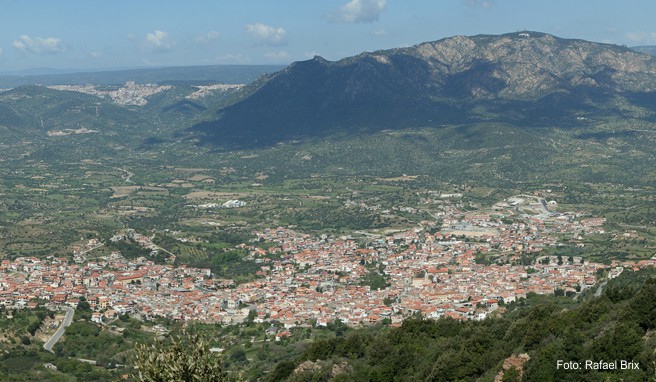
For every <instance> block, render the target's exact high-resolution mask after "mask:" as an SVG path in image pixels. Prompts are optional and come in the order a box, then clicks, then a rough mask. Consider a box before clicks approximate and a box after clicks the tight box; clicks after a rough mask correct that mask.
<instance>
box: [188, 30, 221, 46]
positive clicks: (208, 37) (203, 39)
mask: <svg viewBox="0 0 656 382" xmlns="http://www.w3.org/2000/svg"><path fill="white" fill-rule="evenodd" d="M220 38H221V34H220V33H219V32H217V31H209V32H207V33H204V34H201V35H198V36H196V38H195V39H194V41H196V42H197V43H199V44H209V43H210V42H212V41H216V40H218V39H220Z"/></svg>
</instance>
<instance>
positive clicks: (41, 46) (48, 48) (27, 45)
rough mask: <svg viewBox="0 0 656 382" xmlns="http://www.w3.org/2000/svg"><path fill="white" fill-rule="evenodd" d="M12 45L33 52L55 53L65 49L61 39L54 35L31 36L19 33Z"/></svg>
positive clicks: (22, 50) (26, 51)
mask: <svg viewBox="0 0 656 382" xmlns="http://www.w3.org/2000/svg"><path fill="white" fill-rule="evenodd" d="M13 45H14V48H16V49H18V50H20V51H21V52H25V53H35V54H56V53H61V52H63V51H65V50H66V47H65V46H64V44H63V43H62V40H61V39H58V38H56V37H45V38H42V37H36V38H31V37H30V36H28V35H21V36H20V37H19V38H18V40H15V41H14V43H13Z"/></svg>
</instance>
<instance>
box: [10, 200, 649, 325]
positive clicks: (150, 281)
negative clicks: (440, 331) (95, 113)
mask: <svg viewBox="0 0 656 382" xmlns="http://www.w3.org/2000/svg"><path fill="white" fill-rule="evenodd" d="M449 196H451V195H447V197H449ZM456 197H457V195H456ZM555 204H556V203H555V202H546V201H544V200H540V199H538V198H536V197H530V196H518V197H514V198H509V199H507V200H505V201H503V202H500V203H497V204H495V205H494V206H493V208H492V209H490V210H488V211H474V212H472V211H469V212H465V211H462V210H460V209H459V208H458V207H457V206H458V204H457V203H447V205H446V206H445V207H444V208H443V211H444V212H440V214H441V216H439V217H440V218H441V227H440V228H439V229H432V228H430V227H417V228H414V229H410V230H405V231H400V232H395V233H391V234H389V235H386V236H384V235H371V236H369V237H367V240H368V241H362V240H356V239H354V238H353V237H351V236H343V237H339V238H337V237H328V236H326V235H320V236H316V235H310V234H303V233H299V232H296V231H294V230H292V229H289V228H283V227H277V228H269V229H264V230H261V231H260V232H256V233H255V235H256V238H254V239H253V240H251V242H249V243H243V244H241V245H240V246H239V247H240V248H242V249H245V250H247V251H248V254H249V255H248V259H249V260H250V261H254V262H255V263H257V264H259V265H260V267H259V269H260V270H259V271H258V272H257V275H256V278H255V280H253V281H251V282H246V283H242V284H236V283H235V282H234V281H233V280H230V279H221V278H216V277H214V275H213V274H212V273H211V271H210V269H199V268H192V267H187V266H174V265H173V264H172V261H168V262H167V263H166V264H155V263H154V262H153V261H152V260H150V259H148V258H146V257H140V258H137V259H126V258H125V257H123V256H122V255H121V254H120V253H118V252H113V253H112V254H111V255H110V256H103V257H101V258H96V259H92V258H90V257H87V255H88V254H89V253H91V252H92V251H93V250H94V249H95V248H98V247H100V246H102V244H103V243H100V241H99V240H97V239H91V240H89V241H88V242H87V243H86V244H85V246H84V247H83V248H76V250H75V257H74V261H71V260H69V259H68V258H56V257H48V258H46V259H38V258H33V257H20V258H16V259H14V260H13V261H11V260H9V259H4V260H2V263H1V264H0V272H1V273H0V304H2V305H5V306H7V307H13V308H24V307H25V308H29V307H35V306H37V305H38V302H39V301H40V302H41V303H45V304H48V305H50V306H57V305H66V306H71V307H76V306H77V304H78V303H79V302H80V301H81V299H85V300H86V301H87V302H88V303H89V305H90V306H91V308H92V309H93V310H94V311H95V312H94V313H93V315H92V320H93V321H95V322H97V323H104V322H109V321H111V320H112V319H114V318H116V317H117V316H118V315H123V314H129V315H131V316H133V317H137V318H139V319H142V320H149V319H151V318H154V317H166V318H170V319H173V320H181V321H189V320H196V321H200V322H209V323H222V324H235V323H240V322H243V321H244V320H245V319H246V318H247V317H248V316H249V314H251V315H253V314H255V316H254V317H255V318H254V320H255V321H256V322H264V321H270V322H276V323H277V324H279V325H280V326H283V327H284V328H287V329H289V328H293V327H295V326H299V325H306V324H308V323H311V324H314V325H317V326H326V325H328V324H330V323H331V322H333V321H334V320H340V321H341V322H343V323H345V324H347V325H351V326H360V325H368V324H374V323H381V322H387V323H389V324H392V325H396V324H399V323H400V322H401V321H402V320H403V319H405V318H407V317H410V316H416V315H417V314H421V315H422V316H423V317H427V318H439V317H450V318H454V319H474V320H480V319H484V318H486V317H488V316H489V315H491V314H494V312H495V311H503V309H504V305H506V304H510V303H513V302H516V301H519V300H521V299H523V298H526V296H527V294H529V293H536V294H554V293H556V294H558V293H561V294H566V295H570V296H575V295H576V294H577V293H579V292H581V291H583V290H585V289H587V288H590V287H592V286H593V285H595V284H596V283H597V282H598V281H599V280H598V279H599V277H600V275H601V274H602V273H600V271H601V270H606V271H607V272H606V275H605V276H606V277H609V278H612V277H616V276H617V275H619V274H620V273H621V272H622V270H623V269H624V268H626V267H632V268H635V267H643V266H653V265H656V260H654V259H653V258H652V259H650V260H642V261H639V262H619V261H613V262H612V263H611V264H610V265H607V264H601V263H595V262H589V261H587V260H584V259H583V258H580V257H572V256H569V257H567V258H565V257H562V256H558V255H556V256H553V255H547V256H541V254H540V253H541V252H542V251H543V250H544V249H545V248H547V247H558V246H559V245H562V243H560V242H559V241H558V240H557V239H556V238H555V236H556V234H557V235H560V237H563V235H566V236H573V237H575V238H579V239H580V238H581V237H580V235H586V234H589V233H603V229H602V228H601V225H603V223H604V219H598V218H585V219H579V218H577V216H579V214H575V213H572V212H567V213H559V212H553V211H549V210H548V209H547V206H554V205H555ZM527 212H529V213H527ZM508 216H512V217H513V219H512V220H508V219H507V217H508ZM433 228H434V227H433ZM433 231H434V232H433ZM372 236H373V237H372ZM126 237H129V238H130V239H133V240H134V241H135V242H136V243H137V244H139V245H141V246H143V247H146V248H149V249H151V250H152V251H153V253H157V252H158V251H165V252H167V251H166V250H164V249H163V248H160V247H158V246H157V245H155V244H154V243H152V241H151V239H150V238H149V237H147V236H145V235H141V234H139V233H136V232H135V231H134V230H128V231H126V232H124V233H122V234H119V235H115V236H114V237H112V238H111V240H124V239H125V238H126ZM263 243H265V244H266V245H263ZM262 247H266V248H267V249H264V248H262ZM169 255H170V258H169V260H173V259H174V258H175V255H174V254H171V253H169ZM527 255H533V257H532V258H533V260H530V261H527V260H526V258H527ZM490 259H492V260H490ZM372 277H374V278H376V277H377V278H378V279H379V280H378V281H381V280H382V285H381V283H380V282H378V284H377V285H375V287H374V288H372V285H369V284H368V282H367V280H369V279H371V278H372ZM253 311H254V312H253ZM281 333H288V332H286V331H281Z"/></svg>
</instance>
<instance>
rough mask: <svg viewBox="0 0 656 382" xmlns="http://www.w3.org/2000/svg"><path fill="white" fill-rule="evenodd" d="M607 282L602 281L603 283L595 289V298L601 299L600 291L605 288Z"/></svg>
mask: <svg viewBox="0 0 656 382" xmlns="http://www.w3.org/2000/svg"><path fill="white" fill-rule="evenodd" d="M607 282H608V281H604V282H603V283H601V284H599V287H598V288H597V290H596V291H595V294H594V296H595V297H601V291H602V290H603V288H604V287H605V286H606V283H607Z"/></svg>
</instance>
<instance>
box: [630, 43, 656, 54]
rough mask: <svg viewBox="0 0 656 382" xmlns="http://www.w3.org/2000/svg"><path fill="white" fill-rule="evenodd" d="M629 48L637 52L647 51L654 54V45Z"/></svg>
mask: <svg viewBox="0 0 656 382" xmlns="http://www.w3.org/2000/svg"><path fill="white" fill-rule="evenodd" d="M631 49H633V50H635V51H636V52H639V53H647V54H651V55H652V56H656V45H644V46H634V47H631Z"/></svg>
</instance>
